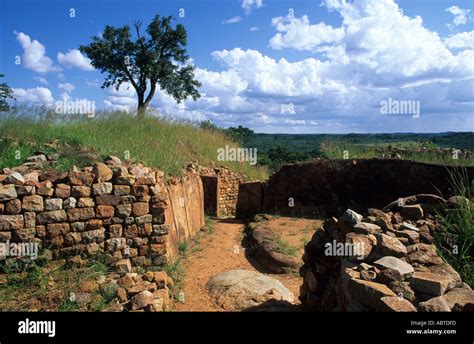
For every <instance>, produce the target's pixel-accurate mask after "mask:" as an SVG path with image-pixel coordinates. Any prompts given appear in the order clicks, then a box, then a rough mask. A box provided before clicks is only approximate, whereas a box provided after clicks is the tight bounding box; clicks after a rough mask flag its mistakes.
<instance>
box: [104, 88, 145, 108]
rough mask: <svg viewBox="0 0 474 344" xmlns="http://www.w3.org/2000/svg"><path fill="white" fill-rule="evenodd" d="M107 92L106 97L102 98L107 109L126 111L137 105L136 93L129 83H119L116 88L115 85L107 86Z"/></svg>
mask: <svg viewBox="0 0 474 344" xmlns="http://www.w3.org/2000/svg"><path fill="white" fill-rule="evenodd" d="M107 94H108V95H107V98H106V99H105V100H104V104H105V106H106V108H107V109H111V110H120V111H127V112H128V111H132V110H135V109H136V107H137V104H138V100H137V95H136V92H135V89H134V88H133V86H132V84H131V83H123V84H121V85H120V87H119V89H118V90H117V89H115V87H109V88H107Z"/></svg>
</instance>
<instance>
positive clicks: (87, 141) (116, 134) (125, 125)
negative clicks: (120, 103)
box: [0, 110, 267, 179]
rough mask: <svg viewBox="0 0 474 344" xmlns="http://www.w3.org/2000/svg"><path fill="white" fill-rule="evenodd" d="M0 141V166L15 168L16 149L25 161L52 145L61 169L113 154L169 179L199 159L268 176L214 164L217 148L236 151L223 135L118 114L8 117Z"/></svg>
mask: <svg viewBox="0 0 474 344" xmlns="http://www.w3.org/2000/svg"><path fill="white" fill-rule="evenodd" d="M33 111H36V110H33ZM0 138H2V139H6V140H4V142H3V143H2V144H0V150H2V152H1V153H2V154H1V155H2V157H1V160H0V163H1V165H2V167H5V166H8V167H11V166H15V165H18V161H17V159H14V158H13V157H12V154H13V153H15V152H16V151H17V150H18V149H20V150H22V151H23V154H22V156H24V157H25V158H26V157H27V156H28V154H30V153H32V151H34V150H41V149H44V148H45V147H47V146H45V145H46V144H49V143H52V142H54V143H55V145H56V146H58V147H59V148H60V150H61V153H63V155H62V160H61V161H60V163H61V164H62V169H67V168H69V167H70V165H72V164H79V165H85V164H88V163H89V162H90V161H88V160H90V159H87V158H88V157H89V158H90V156H91V155H98V156H99V157H105V156H107V155H116V156H118V157H119V158H121V159H124V158H127V157H129V159H130V160H132V161H136V162H143V163H145V164H147V165H148V166H152V167H157V168H160V169H162V170H163V171H164V172H165V173H167V174H172V175H180V174H181V172H182V169H183V167H185V166H186V164H187V163H189V162H192V161H196V160H197V161H198V162H199V164H201V165H207V164H211V163H216V164H218V165H220V164H222V165H225V166H227V167H229V168H231V169H232V170H234V171H236V172H240V173H242V174H244V175H246V176H247V177H248V178H250V179H265V178H266V177H267V171H266V169H263V168H258V167H254V166H250V165H249V164H248V163H244V164H240V163H238V162H232V161H229V162H227V161H226V162H219V161H217V150H218V148H223V147H225V145H229V146H234V147H235V146H237V144H236V143H234V142H232V141H231V140H230V139H229V138H228V137H226V136H225V135H224V134H222V133H219V132H217V131H213V130H206V129H199V128H197V127H196V126H194V125H192V124H190V123H180V122H178V121H167V120H165V119H162V118H154V117H146V118H143V119H137V118H136V117H134V116H132V115H129V114H125V113H120V112H107V113H101V114H100V115H98V116H96V118H92V119H87V118H83V119H65V118H57V117H54V116H51V115H50V114H49V113H46V114H43V115H36V116H31V115H30V114H28V116H21V115H19V114H10V115H9V116H8V115H7V116H4V118H3V119H1V120H0ZM68 150H69V152H68ZM78 157H79V159H78Z"/></svg>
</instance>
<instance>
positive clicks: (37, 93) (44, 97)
mask: <svg viewBox="0 0 474 344" xmlns="http://www.w3.org/2000/svg"><path fill="white" fill-rule="evenodd" d="M12 91H13V96H14V97H15V98H16V100H17V101H19V102H25V103H33V104H39V105H46V106H50V105H52V104H53V103H54V98H53V95H52V93H51V91H50V90H49V89H48V88H46V87H35V88H28V89H24V88H12Z"/></svg>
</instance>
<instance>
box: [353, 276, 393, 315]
mask: <svg viewBox="0 0 474 344" xmlns="http://www.w3.org/2000/svg"><path fill="white" fill-rule="evenodd" d="M347 288H348V291H349V293H350V294H351V296H353V297H354V298H355V299H356V300H357V301H359V302H361V303H362V304H363V305H365V306H367V307H369V308H371V309H372V310H376V309H378V308H379V307H380V303H381V301H380V299H381V298H382V297H384V296H395V297H396V296H397V295H396V294H395V293H394V292H393V291H392V290H390V289H389V288H388V287H387V286H386V285H385V284H380V283H375V282H369V281H364V280H360V279H355V278H352V279H350V280H349V281H348V284H347Z"/></svg>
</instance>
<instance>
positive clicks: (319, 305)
mask: <svg viewBox="0 0 474 344" xmlns="http://www.w3.org/2000/svg"><path fill="white" fill-rule="evenodd" d="M464 202H469V201H468V200H467V199H465V200H464ZM458 204H459V203H458V202H457V200H456V199H453V198H450V199H449V200H448V201H446V200H444V199H442V198H440V197H437V196H434V195H426V194H423V195H415V196H411V197H408V198H406V199H403V201H402V202H401V203H399V202H398V201H397V202H394V203H391V204H390V205H389V206H387V207H386V208H385V209H384V211H382V210H378V209H374V208H369V209H368V210H367V212H366V215H365V216H363V215H361V214H358V213H356V212H355V211H353V210H351V209H348V210H346V211H345V212H344V213H343V215H342V216H340V217H339V218H335V217H333V218H330V219H328V220H327V221H325V223H324V225H323V226H322V228H321V229H319V230H317V231H316V232H315V233H314V235H313V237H312V239H311V241H310V242H309V243H308V244H307V245H306V246H305V252H304V255H303V261H304V263H305V264H304V265H303V267H302V268H301V269H300V275H301V276H302V277H303V278H304V282H303V285H302V287H301V289H300V291H301V292H300V299H301V301H302V303H303V306H304V307H305V308H306V309H307V310H312V311H359V312H360V311H400V312H416V311H425V312H430V311H444V312H450V311H473V310H474V292H473V291H472V290H471V288H470V287H469V286H468V285H467V284H465V283H463V281H462V280H461V277H460V275H459V274H458V273H457V272H456V271H455V270H454V269H453V267H451V265H449V264H448V263H447V262H446V261H445V260H444V259H442V258H441V257H440V256H439V255H438V251H437V248H436V246H435V245H434V236H435V233H436V232H437V231H438V230H439V228H438V226H439V225H438V224H437V223H436V221H435V219H434V217H433V216H432V214H433V211H434V209H437V210H440V209H449V208H451V209H453V210H454V209H456V207H457V205H458ZM453 210H450V211H453ZM440 211H442V210H440Z"/></svg>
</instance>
